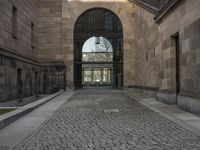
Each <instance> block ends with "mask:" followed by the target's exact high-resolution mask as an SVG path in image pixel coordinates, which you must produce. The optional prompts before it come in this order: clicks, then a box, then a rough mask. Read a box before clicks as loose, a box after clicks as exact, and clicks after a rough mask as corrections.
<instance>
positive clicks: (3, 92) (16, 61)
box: [0, 0, 66, 102]
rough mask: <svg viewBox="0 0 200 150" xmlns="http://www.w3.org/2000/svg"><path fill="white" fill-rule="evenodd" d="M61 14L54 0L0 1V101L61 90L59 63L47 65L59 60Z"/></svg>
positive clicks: (59, 5) (62, 80)
mask: <svg viewBox="0 0 200 150" xmlns="http://www.w3.org/2000/svg"><path fill="white" fill-rule="evenodd" d="M13 7H15V8H16V9H17V15H16V17H17V23H16V24H17V28H16V31H17V32H16V33H17V34H16V35H17V36H16V37H13ZM61 11H62V8H61V1H58V0H57V1H48V2H47V0H45V1H42V0H10V1H8V0H1V1H0V102H2V101H7V100H13V99H19V98H23V97H28V96H32V95H37V94H41V93H52V92H55V91H57V90H59V89H64V88H65V70H66V69H65V66H63V62H61V63H60V64H56V63H49V60H50V59H54V60H56V59H60V58H61ZM16 24H15V25H16ZM32 24H34V30H32ZM32 31H33V32H32ZM36 50H37V51H36ZM36 52H37V53H36ZM36 54H37V55H36ZM38 58H42V59H43V61H41V59H38ZM55 64H56V65H55Z"/></svg>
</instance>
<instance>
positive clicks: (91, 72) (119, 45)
mask: <svg viewBox="0 0 200 150" xmlns="http://www.w3.org/2000/svg"><path fill="white" fill-rule="evenodd" d="M74 84H75V85H74V86H75V88H76V89H77V88H80V87H83V86H105V85H107V86H113V87H118V88H119V87H122V86H123V27H122V23H121V21H120V19H119V18H118V17H117V16H116V15H115V14H114V13H113V12H111V11H110V10H108V9H104V8H94V9H90V10H87V11H86V12H84V13H83V14H82V15H81V16H80V17H79V18H78V20H77V21H76V23H75V27H74Z"/></svg>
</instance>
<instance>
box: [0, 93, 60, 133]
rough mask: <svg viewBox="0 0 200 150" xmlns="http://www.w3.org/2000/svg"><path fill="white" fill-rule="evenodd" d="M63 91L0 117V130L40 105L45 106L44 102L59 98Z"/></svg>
mask: <svg viewBox="0 0 200 150" xmlns="http://www.w3.org/2000/svg"><path fill="white" fill-rule="evenodd" d="M63 92H64V90H61V91H59V92H56V93H54V94H51V95H49V96H46V97H44V98H42V99H40V100H37V101H35V102H33V103H30V104H28V105H25V106H23V107H20V108H18V109H16V110H15V111H12V112H9V113H6V114H4V115H1V116H0V129H2V128H4V127H5V126H7V125H9V124H11V123H12V122H14V121H16V120H17V119H19V118H21V117H23V116H24V115H26V114H27V113H29V112H31V111H32V110H34V109H36V108H38V107H40V106H41V105H43V104H45V103H46V102H48V101H50V100H52V99H53V98H55V97H57V96H59V95H60V94H62V93H63Z"/></svg>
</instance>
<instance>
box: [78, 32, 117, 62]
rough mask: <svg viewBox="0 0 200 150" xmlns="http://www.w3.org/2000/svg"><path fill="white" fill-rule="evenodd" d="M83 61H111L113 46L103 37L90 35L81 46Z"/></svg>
mask: <svg viewBox="0 0 200 150" xmlns="http://www.w3.org/2000/svg"><path fill="white" fill-rule="evenodd" d="M82 61H83V62H111V61H113V47H112V45H111V43H110V41H109V40H108V39H106V38H104V37H95V36H94V37H91V38H89V39H88V40H87V41H86V42H85V43H84V45H83V48H82Z"/></svg>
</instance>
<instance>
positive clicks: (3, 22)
mask: <svg viewBox="0 0 200 150" xmlns="http://www.w3.org/2000/svg"><path fill="white" fill-rule="evenodd" d="M13 6H14V7H16V8H17V38H13V36H12V9H13ZM36 22H37V0H11V1H8V0H1V1H0V33H1V34H0V47H1V48H4V49H6V50H9V51H12V52H15V53H18V54H21V55H26V56H30V57H34V56H35V49H33V48H32V46H31V24H32V23H33V24H35V32H36V30H37V27H36ZM34 34H35V33H34Z"/></svg>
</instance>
